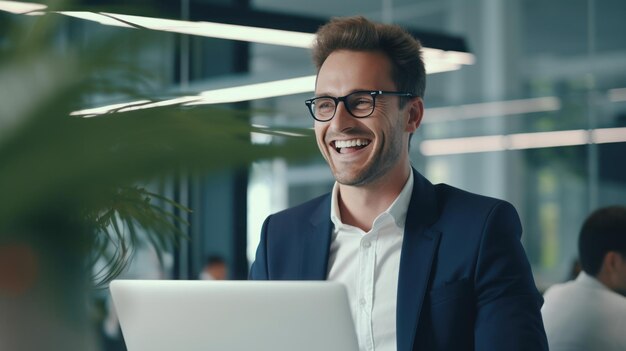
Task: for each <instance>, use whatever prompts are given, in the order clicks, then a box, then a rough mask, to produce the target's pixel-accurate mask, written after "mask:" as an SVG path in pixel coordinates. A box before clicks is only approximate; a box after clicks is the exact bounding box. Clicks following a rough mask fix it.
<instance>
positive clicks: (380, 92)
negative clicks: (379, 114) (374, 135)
mask: <svg viewBox="0 0 626 351" xmlns="http://www.w3.org/2000/svg"><path fill="white" fill-rule="evenodd" d="M363 93H368V94H370V95H371V96H372V111H371V112H370V113H368V114H367V115H365V116H355V115H354V113H352V111H351V110H350V106H348V104H346V99H347V98H348V96H350V95H354V94H363ZM378 95H394V96H400V97H408V98H414V97H416V96H417V95H415V94H413V93H408V92H402V91H385V90H358V91H353V92H351V93H350V94H348V95H345V96H339V97H334V96H326V95H325V96H316V97H314V98H312V99H307V100H304V104H305V105H306V106H307V107H308V109H309V113H310V114H311V116H312V117H313V119H315V120H316V121H318V122H328V121H330V120H332V119H333V118H334V117H335V114H337V106H339V102H343V105H344V106H345V108H346V111H348V113H349V114H350V115H351V116H352V117H354V118H365V117H369V116H371V115H372V113H374V110H375V109H376V96H378ZM318 99H331V100H333V101H334V102H335V111H333V114H332V116H330V118H328V119H320V118H317V117H315V113H314V112H313V105H314V103H315V100H318Z"/></svg>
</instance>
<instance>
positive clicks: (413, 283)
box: [396, 170, 441, 351]
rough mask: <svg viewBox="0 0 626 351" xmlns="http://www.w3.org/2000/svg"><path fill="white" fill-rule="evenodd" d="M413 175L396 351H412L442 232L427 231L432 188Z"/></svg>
mask: <svg viewBox="0 0 626 351" xmlns="http://www.w3.org/2000/svg"><path fill="white" fill-rule="evenodd" d="M413 176H414V182H413V194H412V195H411V202H410V203H409V208H408V212H407V218H406V224H405V229H404V239H403V242H402V254H401V258H400V272H399V279H398V298H397V306H396V340H397V349H398V351H410V350H413V344H414V342H415V340H414V339H415V334H416V331H417V324H418V321H419V316H420V312H421V309H422V304H423V302H424V297H425V294H426V291H427V288H428V282H429V277H430V271H431V266H432V262H433V259H434V257H435V253H436V251H437V247H438V245H439V239H440V236H441V233H439V232H438V231H435V230H432V229H430V228H429V227H430V226H431V225H432V224H433V223H434V222H435V221H436V219H437V201H436V197H435V189H434V186H433V185H432V184H431V183H430V182H429V181H428V180H427V179H426V178H424V177H423V176H422V175H421V174H419V173H418V172H417V171H415V170H413Z"/></svg>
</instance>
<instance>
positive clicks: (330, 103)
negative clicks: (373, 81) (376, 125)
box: [304, 90, 416, 122]
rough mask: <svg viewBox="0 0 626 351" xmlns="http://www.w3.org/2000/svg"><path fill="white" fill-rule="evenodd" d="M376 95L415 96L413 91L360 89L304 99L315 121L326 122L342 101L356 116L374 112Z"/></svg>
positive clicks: (331, 117)
mask: <svg viewBox="0 0 626 351" xmlns="http://www.w3.org/2000/svg"><path fill="white" fill-rule="evenodd" d="M378 95H395V96H402V97H409V98H412V97H415V96H416V95H415V94H413V93H404V92H399V91H382V90H361V91H355V92H353V93H350V94H348V95H346V96H340V97H333V96H318V97H316V98H313V99H308V100H305V101H304V104H305V105H306V106H307V107H308V108H309V112H311V116H313V118H314V119H315V120H316V121H320V122H328V121H330V120H331V119H333V117H335V112H337V105H339V102H340V101H343V104H344V106H345V107H346V110H347V111H348V113H350V114H351V115H352V116H354V117H356V118H364V117H367V116H369V115H371V114H372V113H374V108H375V107H376V97H377V96H378Z"/></svg>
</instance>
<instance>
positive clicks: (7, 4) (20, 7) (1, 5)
mask: <svg viewBox="0 0 626 351" xmlns="http://www.w3.org/2000/svg"><path fill="white" fill-rule="evenodd" d="M46 8H48V6H46V5H43V4H34V3H30V2H18V1H0V11H5V12H10V13H14V14H16V15H25V14H28V13H29V12H32V11H40V10H44V9H46Z"/></svg>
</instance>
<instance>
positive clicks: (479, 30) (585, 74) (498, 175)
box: [0, 0, 626, 350]
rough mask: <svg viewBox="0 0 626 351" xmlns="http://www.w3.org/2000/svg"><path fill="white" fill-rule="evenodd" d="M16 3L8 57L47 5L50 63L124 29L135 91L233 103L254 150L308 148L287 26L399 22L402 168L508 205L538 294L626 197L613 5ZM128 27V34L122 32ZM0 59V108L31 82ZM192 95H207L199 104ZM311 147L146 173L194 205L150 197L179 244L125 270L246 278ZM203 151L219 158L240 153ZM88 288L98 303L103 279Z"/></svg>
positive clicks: (104, 110) (304, 94)
mask: <svg viewBox="0 0 626 351" xmlns="http://www.w3.org/2000/svg"><path fill="white" fill-rule="evenodd" d="M19 4H20V2H9V1H0V33H4V35H0V49H1V50H2V51H3V52H9V51H11V50H14V48H15V47H17V46H19V45H21V44H22V43H17V42H14V41H11V40H10V39H7V38H9V36H8V33H9V31H10V28H11V26H13V25H25V26H28V25H31V24H32V23H35V22H36V21H37V20H38V18H40V16H55V17H56V18H58V23H57V24H56V27H54V33H53V34H52V35H51V37H52V41H51V42H49V43H48V45H49V46H50V47H51V48H52V49H53V50H54V51H55V52H56V53H60V55H61V57H62V56H63V54H64V53H69V52H74V51H78V52H89V51H90V50H95V49H96V48H97V47H98V45H100V44H102V43H104V42H110V41H119V43H118V45H116V46H115V48H116V50H117V51H116V52H115V54H116V55H118V57H119V58H122V59H123V60H124V61H125V62H127V63H128V62H129V63H132V64H133V65H135V66H137V67H140V68H141V70H140V71H138V72H137V75H138V76H139V77H138V79H136V80H135V81H134V84H136V85H135V86H133V87H132V88H133V89H136V90H138V91H141V92H142V94H143V95H144V97H148V98H149V99H151V101H152V102H159V101H161V102H167V101H173V100H175V99H180V100H178V101H173V102H172V104H174V105H176V106H177V108H179V109H180V110H189V109H194V108H200V109H201V108H203V106H207V105H208V106H212V107H214V106H217V107H218V108H224V109H227V110H229V111H236V112H240V113H241V114H245V116H246V117H245V118H246V123H248V124H249V125H250V126H252V128H254V129H255V131H253V132H252V133H250V134H249V140H247V142H248V143H249V144H250V145H251V147H256V146H258V147H263V146H266V145H272V144H279V145H280V143H284V142H285V141H290V140H293V139H298V140H307V141H309V142H310V143H312V145H314V143H315V141H314V139H313V137H312V136H311V135H312V131H311V128H312V125H313V119H312V118H311V116H310V115H309V113H308V111H307V110H306V107H305V105H304V100H305V99H307V98H310V97H311V96H312V95H313V85H312V84H313V82H314V78H313V79H312V78H311V76H313V75H315V69H314V67H313V64H312V61H311V58H310V50H309V49H308V47H307V40H310V39H307V38H310V37H307V36H305V37H302V38H300V39H296V43H295V44H294V43H290V42H288V40H287V38H288V37H289V35H290V34H292V32H298V33H308V34H309V35H310V34H311V33H314V31H315V29H316V28H317V26H319V25H321V24H323V23H324V22H326V21H327V20H329V19H330V18H332V17H334V16H351V15H363V16H365V17H367V18H369V19H372V20H375V21H380V22H385V23H396V24H399V25H402V26H404V27H406V28H407V29H408V30H410V31H411V33H413V34H414V35H416V36H417V37H418V39H422V43H423V45H424V47H425V48H427V49H428V53H427V57H426V63H427V72H428V75H427V83H426V95H425V98H424V101H425V107H426V110H425V115H424V119H423V122H422V125H421V127H420V128H419V129H418V131H417V133H416V134H415V135H414V137H413V140H412V144H411V149H410V156H411V161H412V164H413V166H414V167H415V168H416V169H417V170H419V171H420V172H421V173H422V174H424V175H425V176H426V177H427V178H428V179H430V180H431V182H433V183H441V182H443V183H448V184H450V185H453V186H456V187H459V188H462V189H465V190H468V191H471V192H476V193H480V194H484V195H488V196H493V197H497V198H502V199H505V200H507V201H509V202H511V203H512V204H513V205H514V206H515V207H516V209H517V211H518V212H519V214H520V218H521V220H522V225H523V228H524V233H523V236H522V238H521V240H522V243H523V245H524V248H525V250H526V253H527V255H528V259H529V261H530V263H531V266H532V269H533V273H534V276H535V281H536V284H537V286H538V288H539V290H540V291H544V290H545V289H546V288H548V287H549V286H550V285H552V284H554V283H559V282H562V281H565V280H568V279H570V278H571V274H572V273H571V270H572V267H573V264H574V262H575V260H576V258H577V237H578V233H579V229H580V226H581V224H582V222H583V220H584V219H585V217H586V216H587V215H588V214H589V213H590V212H591V211H592V210H594V209H596V208H599V207H602V206H607V205H612V204H625V203H626V162H625V159H626V158H625V155H626V74H624V72H626V39H624V36H623V33H625V32H626V22H625V21H624V20H623V18H624V15H625V14H626V2H624V1H621V0H552V1H541V0H511V1H504V0H443V1H437V0H359V1H356V0H350V1H330V0H317V1H305V0H293V1H278V0H223V1H217V0H216V1H210V0H178V1H167V2H163V1H156V0H154V1H152V0H144V1H136V2H132V3H126V2H122V1H115V0H111V1H98V0H87V1H77V2H71V3H70V2H68V3H55V4H54V6H58V7H56V8H54V9H55V11H56V12H52V11H51V10H52V9H53V7H52V6H53V5H50V8H47V7H46V6H47V4H37V3H34V2H28V3H27V7H26V10H24V9H23V8H21V7H19V6H18V5H19ZM21 4H24V3H23V2H22V3H21ZM16 6H17V7H16ZM29 6H30V7H29ZM66 9H67V10H66ZM49 10H50V12H48V11H49ZM103 14H105V15H103ZM94 15H95V16H96V17H94ZM98 16H100V17H98ZM124 16H127V17H124ZM128 16H130V17H128ZM133 16H135V17H133ZM137 16H140V17H137ZM146 18H149V19H153V20H154V19H156V20H155V21H154V22H149V21H148V22H145V19H146ZM158 20H177V21H181V22H176V23H175V24H172V23H169V22H167V23H165V24H161V22H159V21H158ZM133 21H136V23H134V22H133ZM142 21H144V22H142ZM199 21H202V22H205V23H206V22H208V23H217V24H236V25H238V26H242V27H245V28H250V27H261V28H270V29H277V30H282V31H285V32H280V33H278V34H276V36H277V37H278V39H277V41H276V42H270V37H271V35H269V34H267V33H263V34H258V33H256V34H255V33H253V34H251V35H249V36H248V37H246V36H245V34H244V36H243V37H237V36H234V37H233V36H230V34H232V33H234V32H235V29H233V28H221V27H220V28H218V29H217V30H216V31H210V30H208V29H207V30H206V31H205V29H206V28H204V27H202V28H199V29H198V28H195V27H193V26H191V25H189V24H190V23H197V22H199ZM186 25H189V27H186ZM146 28H147V29H146ZM181 28H182V29H181ZM138 30H141V31H143V34H142V35H143V36H142V40H141V41H130V40H128V41H127V42H124V40H126V39H125V38H127V37H128V36H129V34H130V33H132V32H133V31H138ZM273 34H275V33H273ZM420 36H421V37H420ZM3 37H4V39H3ZM5 63H6V62H5ZM5 67H8V66H5ZM7 71H8V70H7V69H4V68H3V69H2V72H3V73H4V75H0V79H2V80H4V81H0V87H1V89H2V93H0V102H2V103H1V104H5V106H7V104H8V103H9V102H10V101H9V97H12V98H15V97H16V96H18V95H19V94H27V92H28V91H29V85H28V84H29V82H20V81H19V80H18V81H16V80H13V81H10V80H9V79H13V78H12V77H13V76H10V75H9V74H7ZM15 77H18V78H19V77H20V76H19V75H15ZM127 78H128V77H124V78H123V79H127ZM16 79H17V78H16ZM114 79H117V78H114ZM119 79H120V80H123V79H122V77H120V78H119ZM9 82H11V86H12V87H13V88H10V86H9V85H8V84H7V83H9ZM277 82H278V85H277V84H276V83H277ZM281 82H282V85H280V84H281ZM61 83H62V82H59V84H61ZM265 83H268V84H265ZM52 84H55V83H52ZM255 84H259V85H255ZM272 84H273V85H272ZM307 84H308V87H307ZM277 86H278V88H277ZM231 88H232V89H231ZM229 89H230V90H229ZM9 90H11V91H12V92H10V91H9ZM35 90H36V89H35ZM219 94H223V96H222V95H219ZM218 95H219V97H218V98H215V99H213V100H212V98H213V97H215V96H218ZM3 96H4V98H3ZM233 96H234V97H233ZM198 97H202V98H206V99H205V100H202V99H201V100H200V102H199V103H198V100H197V99H198ZM222 97H223V99H221V100H220V98H222ZM131 99H132V98H131V97H129V96H127V95H124V94H120V93H115V94H104V93H103V94H98V95H92V96H87V97H85V96H83V97H82V99H81V100H80V101H77V102H76V104H75V106H76V112H77V114H76V115H74V116H72V117H71V118H93V119H102V118H119V116H116V114H122V112H123V108H124V107H128V106H134V107H137V106H138V105H137V104H136V103H135V104H133V100H131ZM190 101H191V102H192V103H189V102H190ZM194 102H196V104H194ZM129 103H130V105H128V104H129ZM1 104H0V105H1ZM120 104H121V105H120ZM112 106H115V107H112ZM120 106H121V107H120ZM139 106H140V107H141V108H142V109H143V110H144V111H149V109H150V108H152V107H153V106H151V105H150V104H149V103H148V104H145V103H142V104H139ZM116 109H117V110H116ZM120 109H122V111H120ZM0 111H2V114H3V115H2V118H0V123H2V124H0V132H1V131H2V129H3V128H2V126H5V127H6V128H8V127H7V126H12V125H14V124H15V123H19V121H15V120H13V118H12V117H13V112H12V111H13V110H9V109H2V108H1V107H0ZM117 111H119V112H117ZM208 111H210V110H208ZM207 114H210V112H207ZM18 117H19V116H18ZM68 118H70V117H68ZM207 118H211V116H210V115H207ZM2 120H4V121H2ZM9 120H10V122H9ZM264 130H268V131H271V133H264V132H263V131H264ZM2 135H7V134H6V133H2V134H0V141H1V140H2ZM1 145H2V144H0V147H1ZM303 150H304V149H303ZM310 151H311V150H309V149H306V151H303V155H302V157H291V156H290V157H288V158H286V157H281V156H280V155H277V156H276V157H272V158H267V157H259V158H258V159H255V160H250V161H249V162H248V161H246V162H242V163H239V164H237V165H236V166H232V165H230V164H228V166H224V167H221V166H220V167H215V168H213V169H211V170H210V171H207V172H188V171H186V170H185V169H184V168H180V169H178V170H177V171H176V172H174V173H172V174H169V175H168V176H164V177H159V178H158V179H154V178H151V179H145V180H144V181H143V182H142V184H143V186H145V187H146V188H147V189H149V190H150V191H152V192H155V193H158V194H161V195H163V196H164V197H165V198H168V199H171V200H173V201H175V202H177V203H179V204H182V205H183V206H185V207H187V208H189V209H191V211H190V212H187V211H185V210H181V209H179V208H177V207H175V206H172V205H171V204H170V203H168V202H161V204H163V206H164V208H167V209H168V210H170V211H171V212H172V213H175V214H176V215H177V216H179V217H181V218H182V219H184V220H185V221H187V222H188V225H187V224H182V223H180V222H177V223H175V225H176V226H178V228H179V229H180V230H181V231H183V232H184V234H185V235H186V238H179V239H177V244H176V245H172V246H168V247H167V248H166V249H164V250H155V249H154V247H153V246H152V245H150V241H149V240H148V239H146V240H145V242H146V243H147V244H138V245H137V247H136V250H135V251H134V254H133V257H132V259H131V260H129V262H128V267H126V268H125V269H124V270H123V271H122V272H121V273H120V277H124V278H128V279H198V277H199V275H200V274H201V271H202V269H203V265H204V262H205V260H206V258H207V257H208V256H210V255H219V256H221V257H223V258H224V259H225V260H226V262H227V264H228V272H229V273H228V274H229V275H228V277H229V279H235V280H243V279H246V277H247V274H248V270H249V266H250V264H251V263H252V262H253V260H254V254H255V249H256V245H257V244H258V240H259V235H260V230H261V225H262V223H263V220H264V219H265V217H266V216H267V215H269V214H271V213H274V212H277V211H280V210H282V209H285V208H287V207H290V206H293V205H296V204H299V203H301V202H304V201H306V200H308V199H311V198H313V197H315V196H318V195H321V194H324V193H326V192H328V191H330V189H331V188H332V185H333V182H334V180H333V177H332V174H331V173H330V171H329V169H328V167H327V166H326V164H325V162H324V160H323V158H322V157H321V156H320V155H319V154H317V153H315V152H310ZM313 151H315V150H313ZM214 152H215V153H218V154H220V155H223V156H224V157H229V153H230V152H237V151H236V150H228V149H216V150H215V151H214ZM141 235H144V236H145V237H149V236H150V233H149V232H146V233H144V234H140V237H141ZM157 251H159V252H158V254H157ZM97 269H98V264H96V267H95V268H94V270H97ZM93 295H94V299H96V300H98V301H99V302H98V303H99V304H100V307H101V308H102V310H103V311H105V312H103V313H106V290H97V291H96V292H94V293H93ZM102 319H103V320H104V319H105V317H102ZM113 334H114V333H113ZM106 347H108V348H109V349H111V350H113V349H115V348H114V347H119V346H111V345H109V346H106ZM106 347H104V346H103V348H105V349H106Z"/></svg>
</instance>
